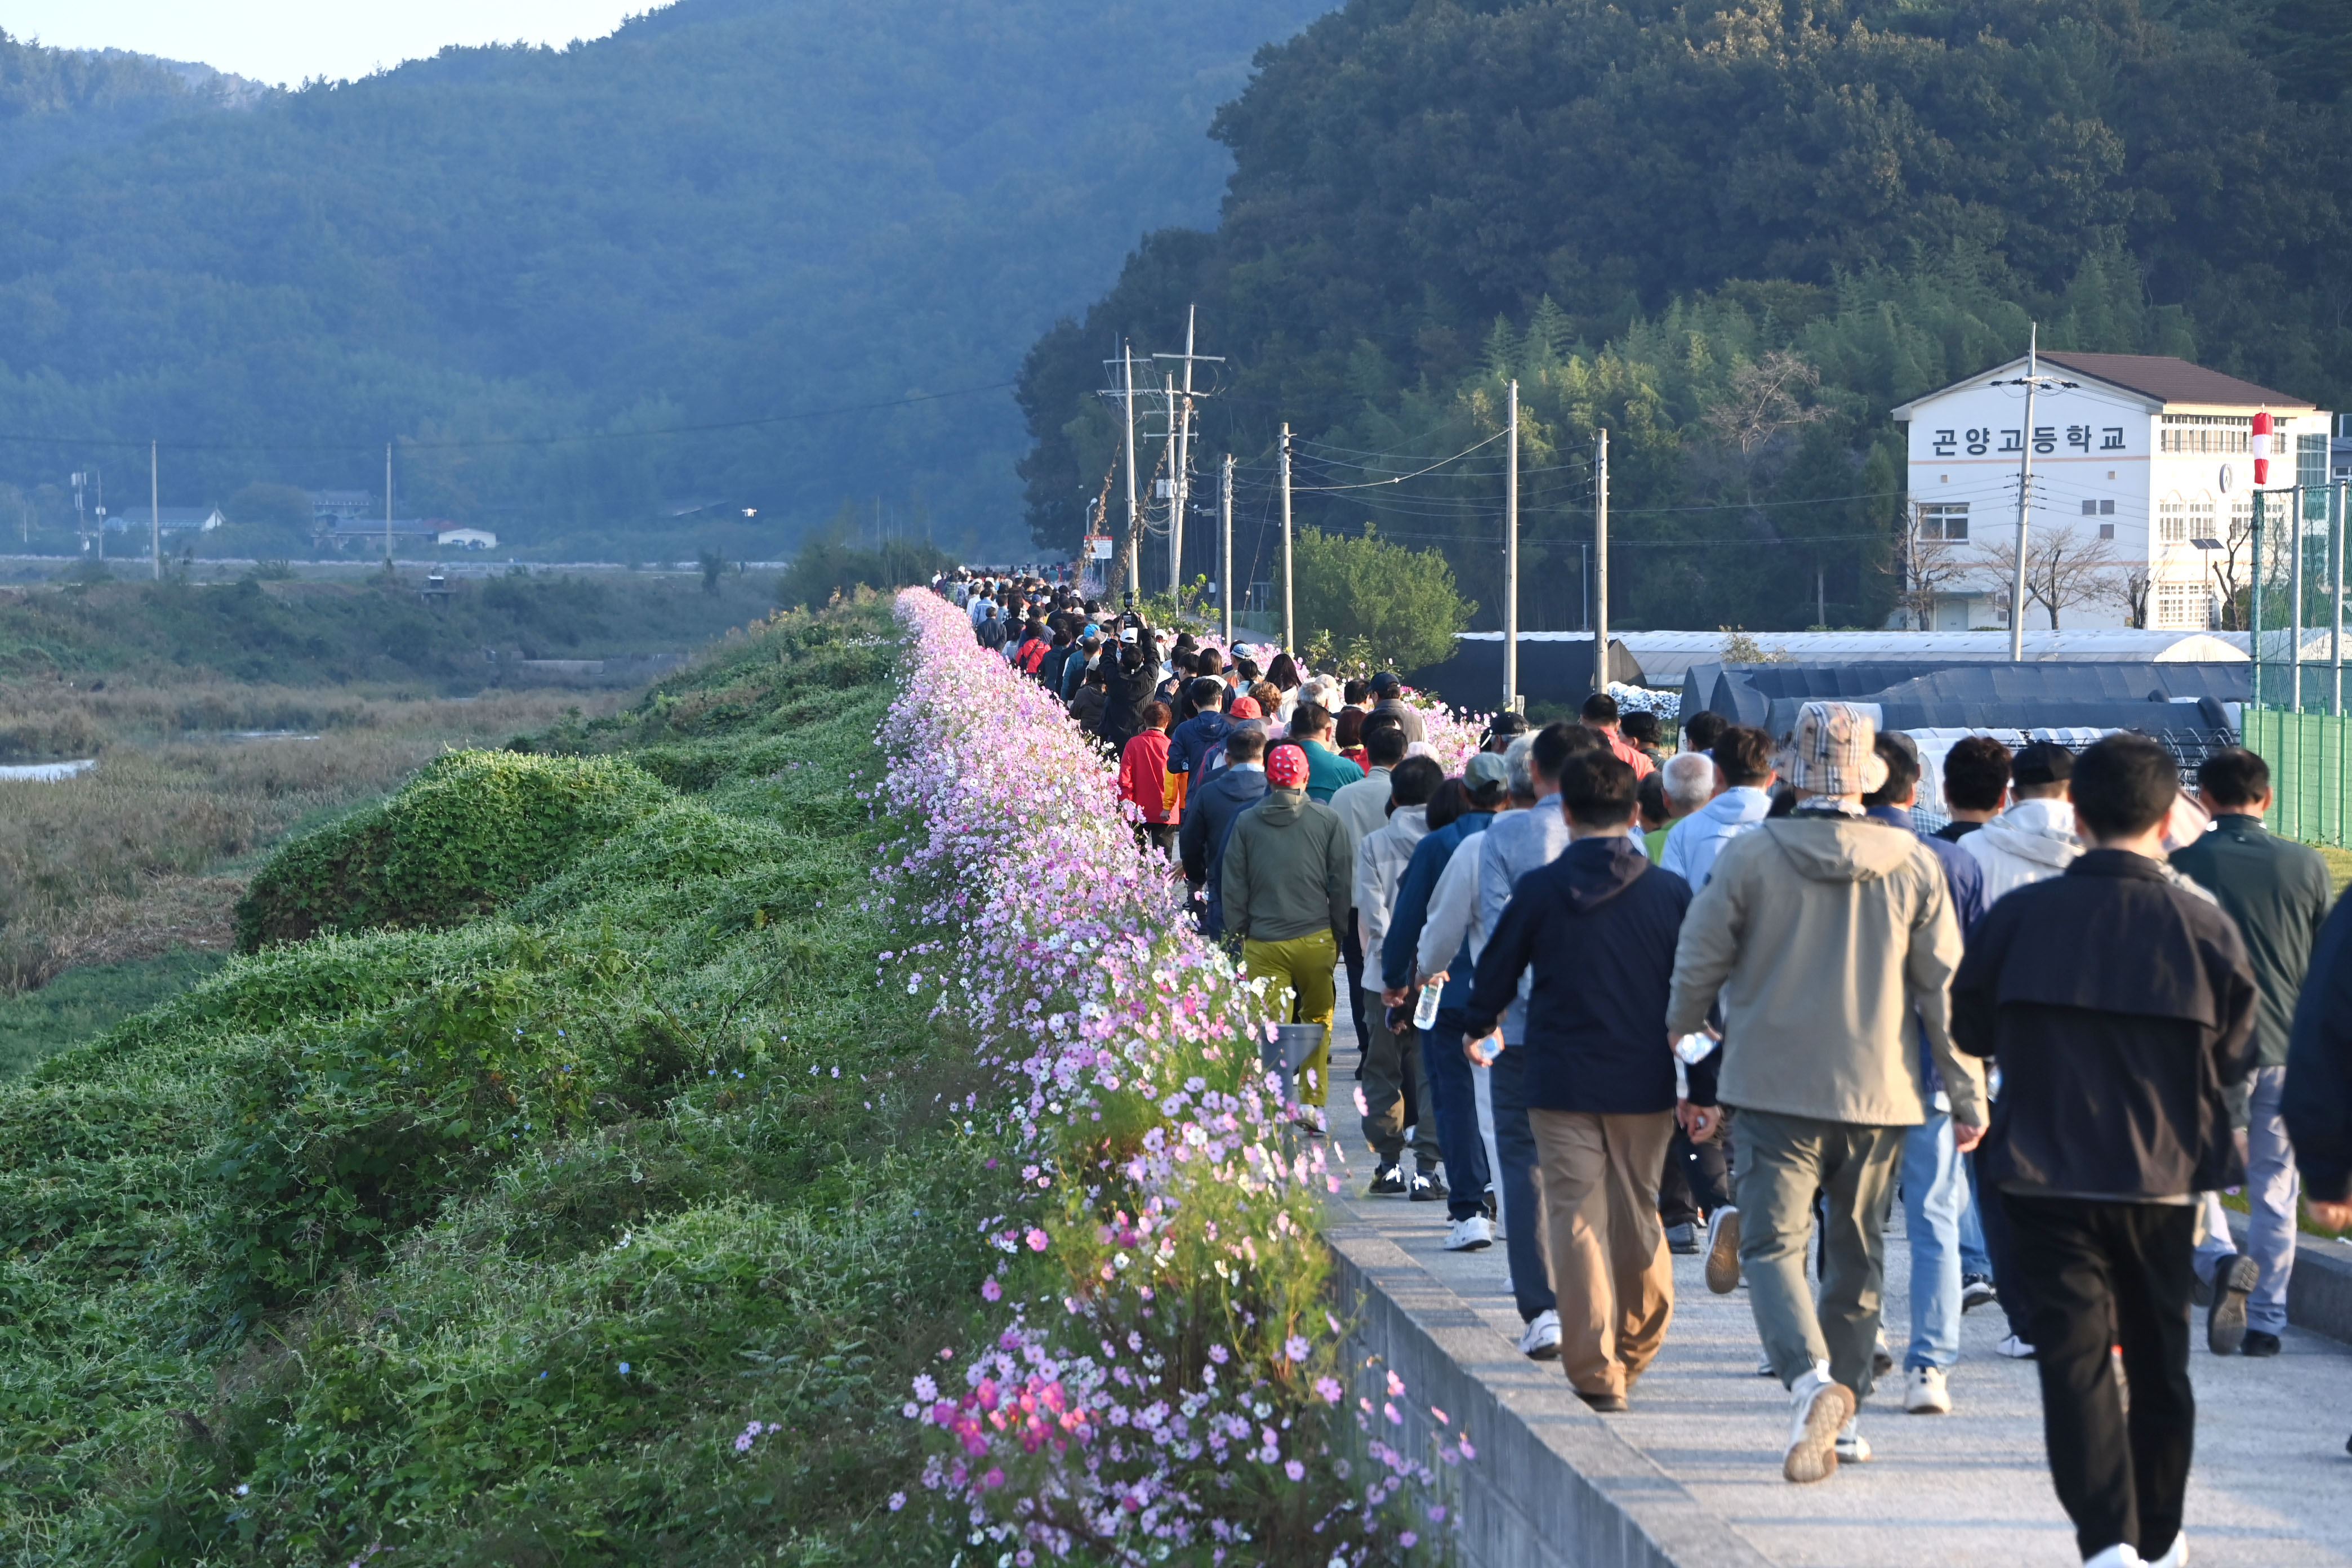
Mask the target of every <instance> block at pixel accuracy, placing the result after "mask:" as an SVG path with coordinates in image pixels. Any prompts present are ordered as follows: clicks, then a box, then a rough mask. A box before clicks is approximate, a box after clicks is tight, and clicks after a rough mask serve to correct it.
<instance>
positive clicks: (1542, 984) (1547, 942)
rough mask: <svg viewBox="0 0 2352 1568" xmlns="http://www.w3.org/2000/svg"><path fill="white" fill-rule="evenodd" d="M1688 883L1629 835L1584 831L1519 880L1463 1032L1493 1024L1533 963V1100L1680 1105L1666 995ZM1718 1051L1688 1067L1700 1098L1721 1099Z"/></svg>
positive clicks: (1549, 1104) (1575, 1106) (1628, 1106)
mask: <svg viewBox="0 0 2352 1568" xmlns="http://www.w3.org/2000/svg"><path fill="white" fill-rule="evenodd" d="M1690 901H1691V890H1690V885H1689V884H1688V883H1686V882H1685V881H1684V880H1683V879H1681V878H1680V877H1677V876H1675V874H1674V873H1673V872H1672V871H1661V870H1659V869H1658V868H1656V867H1654V866H1653V865H1651V864H1650V860H1649V857H1647V856H1646V855H1644V854H1643V853H1642V851H1641V849H1640V847H1637V846H1636V845H1634V844H1633V843H1632V842H1631V841H1630V840H1628V839H1625V838H1622V837H1594V838H1580V839H1577V840H1576V841H1575V842H1574V843H1572V844H1570V846H1569V847H1567V848H1566V849H1565V850H1563V851H1562V852H1561V853H1560V856H1559V858H1558V859H1556V860H1554V861H1552V862H1551V863H1550V864H1549V865H1548V866H1542V867H1538V868H1537V869H1535V870H1533V871H1529V872H1528V874H1527V875H1525V876H1524V877H1521V878H1520V879H1519V885H1518V889H1517V891H1516V892H1514V893H1513V894H1512V895H1511V901H1510V904H1509V906H1508V907H1507V908H1506V909H1505V910H1503V918H1502V920H1501V921H1500V922H1499V923H1497V924H1496V928H1495V933H1494V935H1492V936H1491V937H1489V938H1487V940H1486V949H1485V951H1484V952H1481V953H1480V954H1479V955H1478V978H1477V980H1476V982H1475V984H1473V985H1472V987H1471V992H1470V1006H1469V1022H1468V1024H1467V1025H1466V1026H1465V1028H1464V1030H1463V1033H1464V1034H1465V1035H1469V1036H1473V1037H1476V1036H1483V1035H1486V1034H1488V1033H1491V1032H1492V1031H1493V1029H1494V1027H1495V1026H1496V1022H1497V1021H1498V1020H1500V1019H1501V1017H1502V1016H1503V1009H1504V1008H1506V1007H1507V1006H1509V1005H1510V1004H1511V1000H1512V998H1513V997H1515V996H1516V995H1517V994H1518V989H1519V975H1520V973H1522V972H1523V971H1525V970H1526V969H1527V968H1528V966H1529V965H1530V964H1532V965H1533V966H1534V968H1535V984H1534V985H1533V987H1532V988H1531V989H1530V991H1529V993H1528V1029H1527V1043H1526V1044H1525V1045H1523V1046H1520V1047H1515V1048H1517V1049H1520V1050H1524V1051H1526V1052H1527V1053H1528V1061H1527V1079H1526V1081H1527V1090H1528V1104H1529V1105H1530V1106H1533V1107H1535V1108H1537V1109H1538V1110H1580V1111H1591V1112H1597V1113H1600V1114H1601V1115H1618V1116H1626V1115H1638V1114H1642V1113H1644V1112H1651V1111H1659V1110H1673V1109H1674V1108H1675V1055H1674V1049H1673V1047H1671V1046H1669V1045H1668V1044H1667V1042H1666V995H1667V993H1668V992H1669V991H1670V990H1671V989H1672V985H1673V981H1674V973H1675V942H1676V940H1677V939H1678V938H1679V937H1680V936H1681V934H1682V927H1683V911H1684V910H1687V909H1688V908H1689V907H1690ZM1722 1055H1723V1053H1722V1052H1720V1051H1717V1052H1714V1053H1713V1054H1711V1055H1709V1056H1708V1057H1707V1058H1706V1059H1705V1060H1703V1061H1700V1062H1698V1063H1697V1064H1696V1065H1695V1066H1693V1067H1692V1068H1690V1077H1691V1090H1692V1099H1693V1100H1696V1101H1698V1102H1700V1103H1702V1104H1704V1103H1707V1102H1710V1101H1712V1100H1713V1099H1714V1092H1713V1089H1714V1079H1715V1073H1716V1066H1717V1062H1718V1061H1720V1060H1721V1058H1722Z"/></svg>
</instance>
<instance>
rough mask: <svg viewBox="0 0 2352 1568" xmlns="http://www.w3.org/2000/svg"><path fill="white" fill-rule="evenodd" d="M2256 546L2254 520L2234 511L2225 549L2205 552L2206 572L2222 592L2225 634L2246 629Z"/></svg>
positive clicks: (2222, 624)
mask: <svg viewBox="0 0 2352 1568" xmlns="http://www.w3.org/2000/svg"><path fill="white" fill-rule="evenodd" d="M2253 544H2254V520H2253V519H2252V517H2251V516H2247V515H2242V514H2240V513H2239V512H2238V511H2236V510H2234V509H2233V510H2231V513H2230V531H2229V532H2227V533H2225V534H2223V535H2222V536H2221V549H2220V550H2219V551H2210V550H2209V551H2207V552H2204V554H2205V563H2206V570H2207V571H2208V572H2210V574H2212V577H2213V585H2214V586H2215V587H2216V588H2217V589H2219V590H2220V591H2221V629H2222V630H2223V631H2225V632H2242V631H2244V630H2245V629H2246V616H2247V603H2248V601H2249V600H2250V599H2252V596H2253V595H2252V587H2253V578H2252V567H2253V561H2254V550H2253ZM2241 578H2243V579H2244V580H2243V581H2241V580H2240V579H2241Z"/></svg>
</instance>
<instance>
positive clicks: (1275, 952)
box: [1242, 931, 1339, 1105]
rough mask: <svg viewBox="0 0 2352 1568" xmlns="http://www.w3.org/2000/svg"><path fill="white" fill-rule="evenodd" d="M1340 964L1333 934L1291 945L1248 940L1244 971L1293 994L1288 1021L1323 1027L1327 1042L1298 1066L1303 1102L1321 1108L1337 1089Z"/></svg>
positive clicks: (1290, 942)
mask: <svg viewBox="0 0 2352 1568" xmlns="http://www.w3.org/2000/svg"><path fill="white" fill-rule="evenodd" d="M1242 967H1243V968H1244V970H1246V971H1247V972H1249V973H1252V974H1263V975H1265V977H1266V978H1268V979H1270V980H1272V981H1273V982H1274V985H1275V989H1276V992H1277V993H1278V992H1281V991H1284V990H1287V991H1288V992H1289V993H1290V1001H1289V1003H1288V1005H1286V1007H1285V1009H1284V1013H1285V1016H1286V1018H1288V1019H1289V1021H1291V1022H1293V1023H1298V1024H1320V1025H1322V1026H1323V1040H1322V1043H1321V1044H1320V1045H1318V1046H1317V1047H1315V1050H1314V1053H1313V1054H1312V1055H1310V1056H1309V1057H1308V1058H1307V1059H1306V1060H1305V1061H1304V1062H1301V1063H1300V1064H1299V1067H1298V1100H1299V1103H1300V1104H1302V1105H1321V1104H1322V1103H1324V1099H1325V1096H1327V1095H1328V1093H1329V1092H1330V1089H1331V1015H1332V1013H1333V1012H1334V1011H1335V1010H1337V1008H1338V1005H1339V992H1338V987H1337V986H1335V985H1334V984H1333V983H1332V978H1331V971H1332V970H1334V969H1336V968H1338V967H1339V940H1338V939H1337V938H1335V937H1334V936H1332V934H1331V933H1330V932H1329V931H1316V932H1314V933H1312V934H1311V935H1307V936H1294V937H1292V938H1290V939H1289V940H1287V941H1286V942H1260V941H1258V940H1257V939H1256V938H1255V937H1245V938H1244V939H1243V941H1242Z"/></svg>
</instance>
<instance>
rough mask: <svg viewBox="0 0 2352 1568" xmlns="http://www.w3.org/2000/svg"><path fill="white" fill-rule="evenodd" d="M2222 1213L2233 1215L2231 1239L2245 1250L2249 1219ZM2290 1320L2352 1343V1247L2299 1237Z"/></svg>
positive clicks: (2291, 1283) (2289, 1281)
mask: <svg viewBox="0 0 2352 1568" xmlns="http://www.w3.org/2000/svg"><path fill="white" fill-rule="evenodd" d="M2222 1212H2223V1213H2225V1214H2227V1215H2229V1216H2230V1235H2231V1237H2232V1238H2233V1239H2235V1240H2236V1242H2237V1244H2238V1246H2239V1247H2241V1248H2242V1247H2244V1246H2245V1245H2246V1225H2247V1220H2246V1216H2245V1215H2242V1214H2240V1213H2238V1211H2237V1210H2235V1209H2225V1210H2223V1211H2222ZM2286 1321H2288V1322H2290V1323H2293V1324H2294V1326H2295V1327H2296V1328H2298V1329H2309V1330H2310V1331H2312V1332H2313V1333H2315V1334H2326V1336H2327V1337H2328V1338H2329V1339H2331V1340H2342V1341H2343V1342H2346V1343H2347V1344H2352V1247H2347V1246H2345V1245H2344V1244H2343V1243H2342V1242H2340V1241H2326V1240H2322V1239H2321V1238H2320V1237H2315V1236H2310V1235H2305V1236H2302V1237H2297V1238H2296V1240H2295V1247H2294V1274H2293V1275H2291V1276H2290V1277H2289V1278H2288V1279H2287V1286H2286Z"/></svg>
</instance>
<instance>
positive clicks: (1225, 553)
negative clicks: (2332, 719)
mask: <svg viewBox="0 0 2352 1568" xmlns="http://www.w3.org/2000/svg"><path fill="white" fill-rule="evenodd" d="M1217 587H1218V590H1219V592H1218V595H1217V597H1218V598H1219V599H1221V600H1222V601H1223V604H1224V616H1223V622H1224V635H1225V646H1226V647H1233V646H1234V455H1233V454H1232V453H1231V452H1227V453H1226V454H1225V463H1224V485H1223V493H1221V494H1220V495H1219V496H1218V498H1217ZM2343 591H2344V590H2343V584H2342V581H2341V579H2340V577H2339V579H2338V582H2337V585H2336V594H2337V596H2338V597H2341V596H2342V595H2343Z"/></svg>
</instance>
